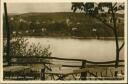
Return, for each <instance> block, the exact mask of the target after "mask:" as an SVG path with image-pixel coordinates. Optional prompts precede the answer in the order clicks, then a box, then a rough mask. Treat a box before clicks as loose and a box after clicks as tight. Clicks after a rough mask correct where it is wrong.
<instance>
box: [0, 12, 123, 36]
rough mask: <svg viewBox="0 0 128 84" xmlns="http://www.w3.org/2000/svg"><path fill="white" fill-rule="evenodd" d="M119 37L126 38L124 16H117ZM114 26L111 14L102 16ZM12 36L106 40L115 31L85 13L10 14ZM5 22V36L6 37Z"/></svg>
mask: <svg viewBox="0 0 128 84" xmlns="http://www.w3.org/2000/svg"><path fill="white" fill-rule="evenodd" d="M117 16H118V20H117V28H118V36H119V37H124V16H123V15H121V14H117ZM101 17H104V21H105V22H106V23H108V24H110V25H111V24H112V21H111V20H110V15H109V14H101ZM9 24H10V29H11V34H20V35H22V36H43V37H75V38H106V37H114V33H113V31H112V30H111V29H110V28H108V27H107V26H105V25H104V24H103V23H102V22H100V21H99V20H97V19H95V18H93V17H90V16H87V15H85V14H84V13H72V12H58V13H25V14H19V15H18V14H17V15H16V14H14V15H13V14H11V15H10V14H9ZM5 27H6V25H5V21H4V29H3V30H4V36H6V28H5Z"/></svg>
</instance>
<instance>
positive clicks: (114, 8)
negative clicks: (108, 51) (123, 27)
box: [71, 2, 124, 77]
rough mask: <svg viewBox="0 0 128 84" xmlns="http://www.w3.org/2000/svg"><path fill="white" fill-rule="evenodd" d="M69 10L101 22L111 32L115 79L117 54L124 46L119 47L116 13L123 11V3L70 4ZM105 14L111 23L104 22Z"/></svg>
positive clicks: (117, 63)
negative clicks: (79, 11) (79, 12)
mask: <svg viewBox="0 0 128 84" xmlns="http://www.w3.org/2000/svg"><path fill="white" fill-rule="evenodd" d="M105 8H107V9H108V10H106V9H105ZM71 9H72V10H73V12H76V11H77V10H81V11H83V12H84V13H85V14H86V15H88V16H90V17H92V18H95V19H97V20H99V21H101V22H102V23H103V24H104V25H105V26H107V27H108V28H110V29H111V30H112V31H113V33H114V38H115V44H116V62H115V77H117V74H118V71H117V69H118V65H119V53H120V51H121V49H122V48H123V46H124V42H123V43H122V44H121V46H120V45H119V38H118V35H119V33H118V27H117V18H118V14H117V12H118V11H120V10H124V3H121V4H118V3H117V2H116V3H93V2H89V3H88V2H87V3H83V2H80V3H72V8H71ZM106 14H107V15H110V17H111V18H110V20H111V23H107V22H106V20H105V17H106Z"/></svg>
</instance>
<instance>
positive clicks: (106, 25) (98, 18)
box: [95, 17, 114, 30]
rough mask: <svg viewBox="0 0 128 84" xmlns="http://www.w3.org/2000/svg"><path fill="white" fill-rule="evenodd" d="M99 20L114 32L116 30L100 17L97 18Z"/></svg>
mask: <svg viewBox="0 0 128 84" xmlns="http://www.w3.org/2000/svg"><path fill="white" fill-rule="evenodd" d="M95 18H96V19H97V20H99V21H101V22H102V23H103V24H105V25H106V26H107V27H109V28H110V29H112V30H114V28H113V27H112V26H111V25H109V24H107V23H106V22H104V21H103V20H102V19H101V18H99V17H95Z"/></svg>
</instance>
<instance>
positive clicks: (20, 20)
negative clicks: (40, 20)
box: [19, 18, 27, 23]
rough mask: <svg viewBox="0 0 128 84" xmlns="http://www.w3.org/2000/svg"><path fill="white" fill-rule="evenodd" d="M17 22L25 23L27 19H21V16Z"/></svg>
mask: <svg viewBox="0 0 128 84" xmlns="http://www.w3.org/2000/svg"><path fill="white" fill-rule="evenodd" d="M19 22H24V23H26V22H27V21H26V20H24V19H22V18H20V19H19Z"/></svg>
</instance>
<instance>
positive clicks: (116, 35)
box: [111, 6, 119, 77]
mask: <svg viewBox="0 0 128 84" xmlns="http://www.w3.org/2000/svg"><path fill="white" fill-rule="evenodd" d="M113 10H114V9H113V7H112V6H111V12H112V14H111V15H112V20H113V27H114V29H113V32H114V36H115V42H116V62H115V77H117V74H118V71H117V69H118V65H119V42H118V41H119V40H118V33H117V27H116V18H115V13H114V11H113Z"/></svg>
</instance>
